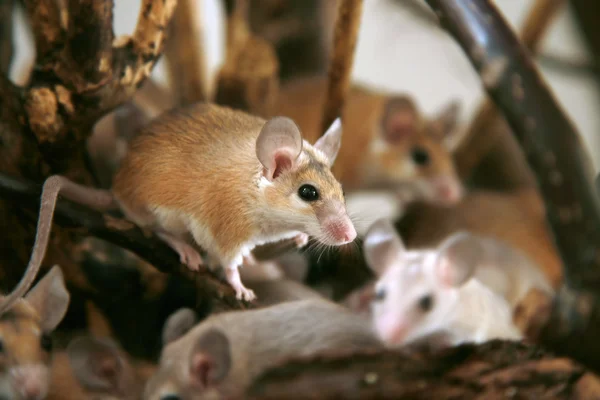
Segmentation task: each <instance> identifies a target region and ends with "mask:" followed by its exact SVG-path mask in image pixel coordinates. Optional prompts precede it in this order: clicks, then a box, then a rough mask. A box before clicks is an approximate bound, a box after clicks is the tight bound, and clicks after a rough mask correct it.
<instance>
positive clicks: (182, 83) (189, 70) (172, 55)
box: [165, 0, 208, 105]
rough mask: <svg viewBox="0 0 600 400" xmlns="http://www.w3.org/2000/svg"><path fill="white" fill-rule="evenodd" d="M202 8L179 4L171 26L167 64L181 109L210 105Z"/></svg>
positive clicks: (187, 2) (183, 1)
mask: <svg viewBox="0 0 600 400" xmlns="http://www.w3.org/2000/svg"><path fill="white" fill-rule="evenodd" d="M200 6H201V4H200V2H198V1H195V2H192V1H191V0H179V1H178V4H177V8H176V9H175V15H174V16H173V20H172V21H171V24H170V26H169V39H168V42H167V45H166V46H165V61H166V63H167V68H168V70H169V83H170V86H171V90H172V92H173V95H174V97H175V101H176V103H177V104H179V105H186V104H190V103H195V102H198V101H206V99H207V95H208V91H207V90H208V88H207V84H206V82H205V79H206V78H205V76H206V75H205V74H206V71H205V68H206V67H205V65H206V64H205V60H204V53H203V52H202V51H200V47H199V43H200V42H201V41H202V31H201V29H200V27H199V26H198V14H199V13H198V10H199V9H200Z"/></svg>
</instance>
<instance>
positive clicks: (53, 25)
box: [24, 0, 67, 63]
mask: <svg viewBox="0 0 600 400" xmlns="http://www.w3.org/2000/svg"><path fill="white" fill-rule="evenodd" d="M59 3H60V4H59ZM24 4H25V8H26V9H27V14H28V15H29V20H30V24H31V28H32V31H33V37H34V40H35V50H36V53H37V54H36V58H37V62H39V63H44V62H45V60H46V59H47V57H49V56H50V55H51V53H52V52H53V51H54V50H56V49H57V48H58V45H59V44H60V42H62V40H63V39H64V34H65V29H66V25H63V22H66V18H67V13H66V10H65V9H61V8H60V5H62V1H57V0H24Z"/></svg>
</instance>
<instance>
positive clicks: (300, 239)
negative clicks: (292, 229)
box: [294, 233, 309, 249]
mask: <svg viewBox="0 0 600 400" xmlns="http://www.w3.org/2000/svg"><path fill="white" fill-rule="evenodd" d="M308 238H309V236H308V235H307V234H306V233H299V234H297V235H296V236H294V241H295V242H296V247H297V248H299V249H301V248H302V247H304V246H306V244H307V243H308Z"/></svg>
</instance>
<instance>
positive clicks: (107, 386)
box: [66, 336, 133, 392]
mask: <svg viewBox="0 0 600 400" xmlns="http://www.w3.org/2000/svg"><path fill="white" fill-rule="evenodd" d="M66 351H67V356H68V357H69V362H70V364H71V369H72V371H73V374H74V376H75V378H76V379H77V380H78V381H79V383H80V384H81V385H82V386H83V387H85V388H86V389H88V390H94V391H111V392H116V391H119V390H121V389H122V388H124V387H126V386H127V382H128V381H130V380H131V379H133V378H132V376H133V371H132V368H131V365H130V364H129V362H128V361H127V360H126V359H125V358H124V357H123V354H122V352H121V351H120V350H119V348H118V346H117V344H116V343H115V342H114V341H112V340H110V339H108V338H95V337H91V336H83V337H79V338H76V339H74V340H72V341H71V343H69V345H68V346H67V350H66Z"/></svg>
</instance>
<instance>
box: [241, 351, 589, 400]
mask: <svg viewBox="0 0 600 400" xmlns="http://www.w3.org/2000/svg"><path fill="white" fill-rule="evenodd" d="M247 393H248V394H249V396H248V398H251V399H255V400H258V399H260V400H267V399H283V398H285V399H342V398H343V399H400V398H410V399H440V400H443V399H458V398H461V399H467V398H469V399H471V398H536V399H542V398H544V399H550V398H552V399H587V398H595V397H596V396H600V380H599V379H598V378H597V377H596V376H594V375H593V374H591V373H587V372H586V371H585V370H584V369H583V368H582V367H581V366H580V365H577V364H575V363H573V362H572V361H570V360H568V359H565V358H555V357H553V356H551V355H549V354H547V353H545V352H543V351H542V350H541V349H538V348H536V347H531V346H527V345H524V344H520V343H517V342H505V341H499V340H495V341H491V342H488V343H485V344H483V345H480V346H475V345H462V346H459V347H455V348H450V349H447V350H444V351H441V352H438V353H436V352H429V353H426V352H421V353H410V352H409V351H389V350H388V351H374V352H373V351H372V352H362V353H346V354H321V355H318V356H314V357H305V358H300V359H293V360H288V361H287V362H284V363H282V364H281V365H277V366H275V367H273V368H271V369H270V370H268V371H266V372H265V373H264V374H263V375H262V376H260V377H259V378H258V379H256V380H255V381H254V384H253V385H252V387H251V388H250V389H249V391H248V392H247Z"/></svg>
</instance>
